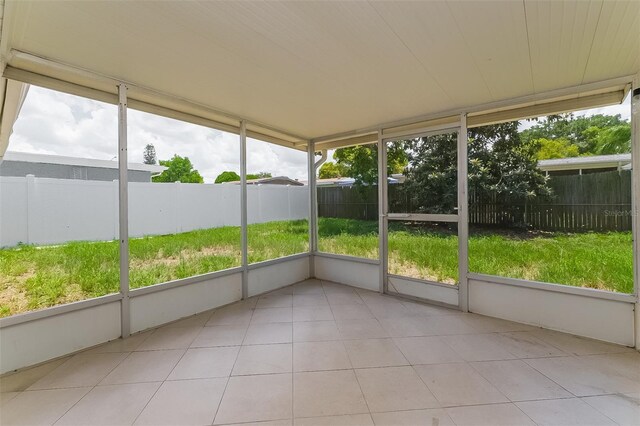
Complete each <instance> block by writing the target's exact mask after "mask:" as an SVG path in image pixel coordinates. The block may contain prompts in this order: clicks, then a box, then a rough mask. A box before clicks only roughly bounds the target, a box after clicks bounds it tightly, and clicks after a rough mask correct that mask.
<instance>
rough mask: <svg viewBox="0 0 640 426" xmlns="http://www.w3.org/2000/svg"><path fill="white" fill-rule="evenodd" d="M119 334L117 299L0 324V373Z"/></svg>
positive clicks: (76, 349) (37, 362)
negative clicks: (49, 315) (39, 317)
mask: <svg viewBox="0 0 640 426" xmlns="http://www.w3.org/2000/svg"><path fill="white" fill-rule="evenodd" d="M118 337H120V302H119V301H116V302H111V303H107V304H104V305H99V306H92V307H89V308H86V309H81V310H78V311H73V312H67V313H65V314H60V315H56V316H53V317H48V318H41V319H37V320H34V321H30V322H25V323H21V324H16V325H13V326H8V327H3V328H0V342H2V343H1V344H0V374H2V373H6V372H8V371H12V370H15V369H18V368H23V367H28V366H30V365H34V364H39V363H41V362H44V361H48V360H50V359H54V358H58V357H61V356H63V355H66V354H68V353H71V352H75V351H79V350H81V349H85V348H89V347H91V346H95V345H98V344H100V343H103V342H107V341H109V340H113V339H117V338H118Z"/></svg>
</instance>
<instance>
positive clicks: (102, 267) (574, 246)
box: [0, 218, 633, 316]
mask: <svg viewBox="0 0 640 426" xmlns="http://www.w3.org/2000/svg"><path fill="white" fill-rule="evenodd" d="M377 231H378V225H377V222H367V221H355V220H347V219H330V218H321V219H320V222H319V234H320V239H319V248H320V250H322V251H326V252H331V253H339V254H348V255H352V256H361V257H367V258H377V256H378V247H377V245H378V237H377ZM248 236H249V260H250V262H252V263H253V262H260V261H263V260H268V259H274V258H277V257H282V256H287V255H291V254H295V253H301V252H304V251H306V250H308V227H307V222H306V221H304V220H302V221H288V222H271V223H264V224H255V225H250V226H249V229H248ZM129 245H130V261H131V268H130V283H131V287H132V288H138V287H144V286H148V285H152V284H157V283H161V282H166V281H170V280H175V279H179V278H186V277H189V276H192V275H197V274H203V273H207V272H212V271H217V270H222V269H227V268H231V267H234V266H239V265H240V229H239V228H238V227H223V228H213V229H205V230H199V231H192V232H185V233H182V234H176V235H164V236H157V237H145V238H135V239H131V240H130V243H129ZM631 247H632V245H631V234H630V233H602V234H599V233H587V234H556V235H549V234H547V235H539V236H531V235H510V234H498V233H490V232H486V231H484V232H481V233H474V234H473V235H472V238H471V239H470V241H469V253H470V269H471V270H472V271H473V272H481V273H486V274H492V275H501V276H507V277H514V278H526V279H531V280H538V281H546V282H556V283H561V284H569V285H575V286H584V287H592V288H599V289H605V290H612V291H619V292H623V293H630V292H632V290H633V282H632V251H631V250H632V248H631ZM389 252H390V270H391V272H392V273H397V274H402V275H409V276H418V277H423V278H428V279H432V280H437V281H442V282H450V283H454V282H455V281H456V280H457V237H456V235H455V234H454V233H451V232H449V231H439V230H438V229H437V228H429V229H424V228H419V227H410V226H404V225H402V224H395V223H394V224H393V226H392V227H391V229H390V233H389ZM118 286H119V285H118V244H117V242H115V241H109V242H74V243H69V244H64V245H59V246H44V247H34V246H20V247H17V248H12V249H3V250H0V316H8V315H13V314H16V313H21V312H27V311H30V310H34V309H40V308H45V307H49V306H54V305H59V304H62V303H67V302H72V301H77V300H83V299H88V298H92V297H97V296H102V295H105V294H110V293H114V292H116V291H117V290H118Z"/></svg>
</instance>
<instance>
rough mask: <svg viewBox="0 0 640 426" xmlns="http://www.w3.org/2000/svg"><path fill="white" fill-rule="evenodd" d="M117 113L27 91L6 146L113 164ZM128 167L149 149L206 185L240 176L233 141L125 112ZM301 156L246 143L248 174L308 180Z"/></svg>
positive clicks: (79, 100)
mask: <svg viewBox="0 0 640 426" xmlns="http://www.w3.org/2000/svg"><path fill="white" fill-rule="evenodd" d="M117 111H118V110H117V107H116V106H115V105H110V104H106V103H102V102H97V101H93V100H89V99H84V98H81V97H77V96H73V95H67V94H65V93H60V92H54V91H51V90H47V89H43V88H40V87H36V86H31V88H30V89H29V93H28V94H27V98H26V100H25V102H24V105H23V107H22V110H21V111H20V115H19V116H18V120H17V121H16V123H15V125H14V130H13V134H12V135H11V138H10V140H9V148H8V150H9V151H19V152H31V153H39V154H53V155H65V156H69V157H83V158H91V159H99V160H113V161H116V158H117V154H118V115H117V113H118V112H117ZM127 124H128V144H129V146H128V152H129V162H137V163H142V161H143V152H144V147H145V146H146V145H147V144H149V143H150V144H153V145H154V146H155V149H156V154H157V157H158V160H166V159H169V158H171V157H173V155H174V154H177V155H180V156H182V157H185V156H186V157H189V159H190V160H191V162H192V163H193V165H194V168H195V169H197V170H198V171H199V172H200V174H201V175H202V176H203V177H204V180H205V182H213V181H215V178H216V176H218V175H219V174H220V173H222V172H223V171H225V170H232V171H235V172H237V173H239V172H240V138H239V136H238V135H234V134H231V133H226V132H221V131H218V130H213V129H209V128H206V127H202V126H198V125H195V124H191V123H185V122H181V121H177V120H172V119H169V118H165V117H160V116H157V115H152V114H148V113H144V112H141V111H136V110H132V109H129V110H128V113H127ZM306 157H307V156H306V152H302V151H297V150H293V149H289V148H284V147H280V146H277V145H273V144H269V143H266V142H262V141H257V140H253V139H250V138H249V139H248V140H247V172H248V173H257V172H269V173H271V174H272V175H273V176H280V175H284V176H289V177H291V178H293V179H300V180H306V179H307V159H306Z"/></svg>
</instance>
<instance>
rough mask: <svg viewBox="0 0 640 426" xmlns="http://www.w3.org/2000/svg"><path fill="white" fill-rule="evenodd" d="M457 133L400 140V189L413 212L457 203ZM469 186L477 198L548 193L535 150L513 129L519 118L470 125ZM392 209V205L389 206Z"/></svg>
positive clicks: (446, 209)
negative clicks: (404, 158) (406, 161)
mask: <svg viewBox="0 0 640 426" xmlns="http://www.w3.org/2000/svg"><path fill="white" fill-rule="evenodd" d="M456 139H457V135H455V134H444V135H438V136H431V137H427V138H421V139H414V140H409V141H404V142H403V146H404V149H405V151H406V155H407V157H408V159H409V165H408V167H407V169H406V173H405V174H406V175H407V179H406V181H405V183H404V184H403V185H402V189H401V191H403V192H404V193H405V197H407V199H408V201H409V204H410V205H411V206H412V207H411V209H412V211H413V212H421V213H432V214H437V213H447V214H452V213H455V207H456V206H457V204H458V203H457V188H458V185H457V170H458V166H457V155H456V151H457V145H456ZM468 155H469V188H470V192H472V193H473V194H474V196H477V197H493V199H494V200H495V202H501V203H505V204H510V202H515V201H522V200H523V199H525V200H526V199H528V198H532V197H541V196H549V195H551V190H550V188H549V187H548V185H547V178H546V177H545V176H544V175H543V174H542V172H541V171H540V170H539V169H538V167H537V161H536V157H535V149H534V147H533V146H532V145H531V144H525V143H524V142H523V141H522V140H521V139H520V135H519V133H518V122H509V123H502V124H494V125H491V126H483V127H477V128H473V129H471V130H469V149H468ZM391 208H392V211H394V210H393V206H391Z"/></svg>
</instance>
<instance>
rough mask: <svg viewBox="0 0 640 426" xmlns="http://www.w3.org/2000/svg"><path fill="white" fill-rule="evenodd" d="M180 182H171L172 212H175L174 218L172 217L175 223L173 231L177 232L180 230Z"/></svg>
mask: <svg viewBox="0 0 640 426" xmlns="http://www.w3.org/2000/svg"><path fill="white" fill-rule="evenodd" d="M180 185H181V183H180V181H175V182H174V183H173V198H174V203H173V205H174V209H173V213H174V214H175V216H174V219H173V223H174V225H175V233H176V234H179V233H180V231H181V228H182V226H181V223H180V205H181V203H180V192H181V188H182V187H181V186H180Z"/></svg>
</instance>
